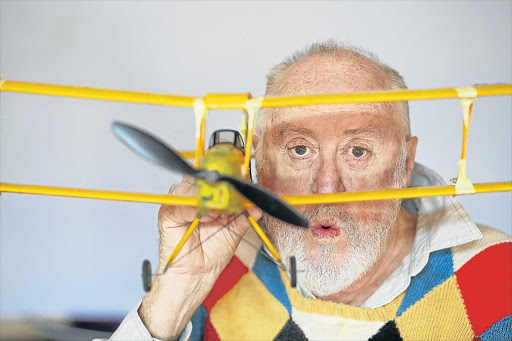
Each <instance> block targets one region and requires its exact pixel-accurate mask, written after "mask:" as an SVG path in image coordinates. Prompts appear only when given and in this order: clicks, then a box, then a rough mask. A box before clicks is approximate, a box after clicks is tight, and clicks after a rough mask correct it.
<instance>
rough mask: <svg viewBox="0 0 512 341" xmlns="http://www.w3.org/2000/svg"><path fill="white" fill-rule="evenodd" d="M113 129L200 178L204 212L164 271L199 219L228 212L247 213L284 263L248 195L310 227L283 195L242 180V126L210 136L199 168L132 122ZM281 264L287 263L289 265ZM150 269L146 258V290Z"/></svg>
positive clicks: (163, 162)
mask: <svg viewBox="0 0 512 341" xmlns="http://www.w3.org/2000/svg"><path fill="white" fill-rule="evenodd" d="M113 132H114V134H115V135H116V137H117V138H118V139H119V140H121V141H122V142H123V143H124V144H125V145H126V146H127V147H128V148H129V149H131V150H132V151H133V152H134V153H135V154H137V155H139V156H140V157H142V158H143V159H145V160H147V161H149V162H152V163H155V164H158V165H160V166H162V167H164V168H166V169H167V170H170V171H173V172H177V173H180V174H183V175H188V176H191V177H194V178H196V179H197V207H198V215H197V217H196V218H195V219H194V221H193V222H192V223H191V224H190V227H189V228H188V229H187V231H186V232H185V234H184V236H183V237H182V239H181V240H180V242H179V243H178V245H177V246H176V248H175V249H174V251H173V252H172V253H171V255H170V256H169V258H168V259H167V263H166V266H165V268H164V271H163V272H164V273H165V271H166V270H167V268H168V267H169V266H171V265H172V262H173V261H174V260H175V259H176V256H177V255H178V254H179V252H180V250H181V248H182V247H183V245H184V244H185V243H186V241H187V240H188V238H189V237H190V235H191V234H192V232H193V231H194V230H195V228H196V227H197V226H198V224H199V218H201V217H202V216H203V215H205V214H207V213H209V212H214V213H218V214H224V215H230V214H239V213H242V212H243V213H244V214H245V215H246V217H247V219H248V220H249V222H250V224H251V226H252V227H253V228H254V229H255V230H256V232H257V233H258V235H259V236H260V238H261V239H262V241H263V243H265V245H266V246H267V248H268V249H269V250H270V252H271V253H272V255H273V256H274V259H275V261H276V262H278V263H281V257H280V256H279V254H278V253H277V251H276V250H275V248H274V246H273V245H272V243H271V242H270V240H269V239H268V238H267V237H266V235H265V234H264V232H263V231H262V229H261V227H260V226H259V225H258V223H257V222H256V220H255V219H254V218H253V217H252V216H250V215H249V214H248V212H247V211H245V208H244V199H243V197H245V198H246V199H248V200H249V201H251V202H252V203H253V204H254V205H256V206H258V207H259V208H261V209H262V210H263V211H264V212H266V213H267V214H269V215H271V216H273V217H275V218H277V219H280V220H282V221H284V222H286V223H289V224H293V225H297V226H301V227H304V228H307V227H308V221H307V219H306V218H304V217H303V216H302V215H301V214H299V213H298V212H297V211H296V210H295V209H294V208H293V207H291V206H290V205H288V204H286V203H285V202H284V201H283V200H282V199H280V198H279V197H278V196H276V195H274V194H273V193H271V192H269V191H267V190H265V189H263V188H261V187H258V186H256V185H254V184H251V183H249V182H246V181H244V180H242V179H243V174H242V169H243V167H242V166H243V161H244V145H243V139H242V136H241V135H240V134H239V133H238V132H237V131H234V130H217V131H215V132H214V133H213V135H212V137H211V139H210V144H209V147H208V150H207V151H206V153H205V155H204V156H203V158H202V159H201V163H200V164H199V169H196V168H193V167H192V166H190V165H189V164H188V163H187V162H186V161H185V160H183V159H182V158H181V157H180V156H179V155H178V153H177V152H176V151H174V150H173V149H172V148H171V147H169V146H168V145H166V144H165V143H164V142H162V141H160V140H159V139H158V138H157V137H155V136H153V135H151V134H149V133H147V132H144V131H142V130H141V129H139V128H136V127H134V126H131V125H128V124H126V123H120V122H115V123H114V124H113ZM249 174H250V172H249ZM294 261H295V260H291V261H290V263H292V264H293V265H294V264H295V262H294ZM281 265H282V266H283V267H284V265H283V264H281ZM293 268H295V266H293ZM148 274H151V267H150V263H149V262H148V261H144V263H143V280H144V288H145V289H148V288H149V287H150V285H149V281H150V279H151V278H150V275H148ZM292 277H293V278H296V274H295V271H292ZM293 282H295V280H294V281H293ZM293 284H295V283H293Z"/></svg>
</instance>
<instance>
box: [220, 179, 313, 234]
mask: <svg viewBox="0 0 512 341" xmlns="http://www.w3.org/2000/svg"><path fill="white" fill-rule="evenodd" d="M218 181H226V182H228V183H230V184H231V185H233V187H235V188H236V190H237V191H239V192H240V193H241V194H242V195H243V196H244V197H246V198H247V199H249V200H250V201H251V202H252V203H253V204H254V205H256V206H258V207H259V208H261V209H262V210H263V211H265V212H267V213H268V214H270V215H271V216H273V217H275V218H277V219H280V220H282V221H284V222H286V223H290V224H293V225H297V226H301V227H305V228H307V227H308V220H307V219H306V218H304V217H303V216H302V215H301V214H300V213H299V212H297V211H296V210H295V209H294V208H293V207H292V206H290V205H288V204H287V203H285V202H284V201H283V200H282V199H280V198H279V197H278V196H276V195H275V194H273V193H271V192H270V191H267V190H265V189H263V188H261V187H258V186H256V185H253V184H250V183H247V182H244V181H240V180H237V179H235V178H232V177H230V176H226V175H220V176H219V179H218Z"/></svg>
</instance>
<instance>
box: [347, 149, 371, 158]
mask: <svg viewBox="0 0 512 341" xmlns="http://www.w3.org/2000/svg"><path fill="white" fill-rule="evenodd" d="M348 152H349V153H350V154H351V155H352V156H354V157H357V158H361V157H363V156H365V155H366V153H368V151H367V150H366V149H364V148H361V147H350V149H349V150H348Z"/></svg>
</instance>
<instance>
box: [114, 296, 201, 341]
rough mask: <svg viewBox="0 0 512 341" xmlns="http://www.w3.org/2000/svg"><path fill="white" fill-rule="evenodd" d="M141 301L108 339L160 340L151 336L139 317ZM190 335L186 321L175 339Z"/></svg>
mask: <svg viewBox="0 0 512 341" xmlns="http://www.w3.org/2000/svg"><path fill="white" fill-rule="evenodd" d="M141 302H142V301H140V302H139V303H138V304H137V305H136V306H135V307H134V308H133V309H132V310H130V312H129V313H128V315H126V317H125V318H124V320H123V322H121V324H120V325H119V327H118V328H117V330H116V331H115V332H114V334H112V336H111V337H110V339H109V340H111V341H121V340H122V341H128V340H141V341H161V340H159V339H157V338H154V337H152V336H151V334H150V333H149V331H148V330H147V328H146V326H145V325H144V323H143V322H142V320H141V319H140V316H139V313H138V310H139V307H140V304H141ZM190 335H192V322H188V323H187V326H186V327H185V329H184V330H183V331H182V332H181V334H180V337H179V338H178V340H177V341H185V340H189V339H190Z"/></svg>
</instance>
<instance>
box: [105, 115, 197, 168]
mask: <svg viewBox="0 0 512 341" xmlns="http://www.w3.org/2000/svg"><path fill="white" fill-rule="evenodd" d="M112 131H113V133H114V135H115V136H116V137H117V138H118V139H119V140H121V142H123V144H124V145H125V146H127V147H128V148H129V149H131V150H132V151H133V152H134V153H135V154H137V155H139V156H140V157H142V158H143V159H145V160H147V161H149V162H153V163H156V164H158V165H160V166H162V167H165V168H167V169H168V170H171V171H174V172H177V173H181V174H186V175H190V176H193V177H197V175H198V173H199V171H198V170H197V169H194V168H192V167H191V166H190V165H189V164H188V163H187V162H185V161H184V160H183V159H182V158H181V157H180V156H179V155H178V153H176V152H175V151H174V150H173V149H172V148H171V147H169V146H167V145H166V144H165V143H164V142H162V141H160V140H159V139H158V138H156V137H154V136H153V135H151V134H149V133H146V132H144V131H142V130H140V129H138V128H135V127H133V126H130V125H128V124H126V123H121V122H114V123H113V124H112Z"/></svg>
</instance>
